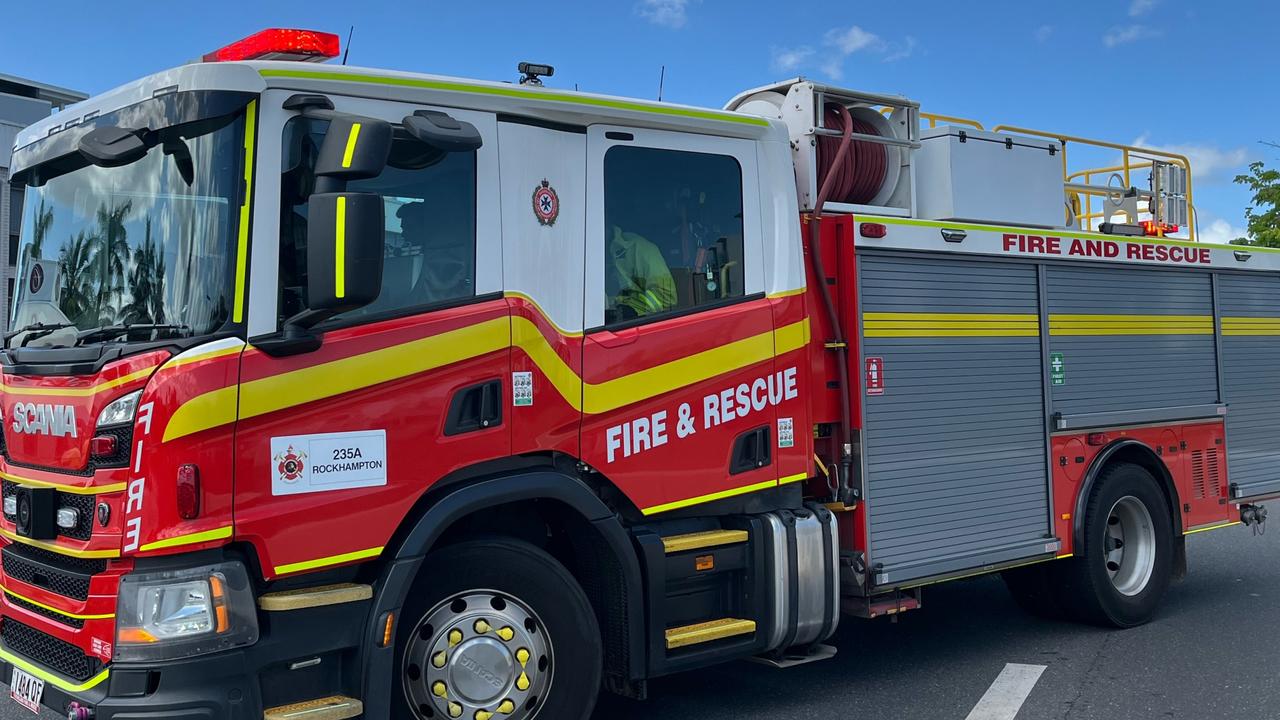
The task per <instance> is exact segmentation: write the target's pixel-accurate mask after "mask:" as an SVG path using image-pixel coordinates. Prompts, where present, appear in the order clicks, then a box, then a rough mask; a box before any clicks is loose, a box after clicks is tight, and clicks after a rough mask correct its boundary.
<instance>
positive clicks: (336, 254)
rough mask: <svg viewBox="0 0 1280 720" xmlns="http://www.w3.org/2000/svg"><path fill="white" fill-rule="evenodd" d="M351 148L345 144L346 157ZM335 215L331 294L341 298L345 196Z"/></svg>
mask: <svg viewBox="0 0 1280 720" xmlns="http://www.w3.org/2000/svg"><path fill="white" fill-rule="evenodd" d="M355 127H357V128H359V127H360V126H359V125H356V126H355ZM352 137H355V135H352ZM353 147H355V146H354V145H352V144H351V143H347V154H348V155H349V154H350V153H351V149H352V148H353ZM336 215H337V216H338V219H337V221H336V223H337V227H335V228H334V231H333V236H334V242H333V245H334V247H333V275H334V277H333V294H334V295H335V296H336V297H340V298H341V297H346V296H347V276H346V272H347V198H346V196H345V195H339V196H338V209H337V212H336Z"/></svg>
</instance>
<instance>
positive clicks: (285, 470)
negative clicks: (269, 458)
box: [274, 445, 307, 483]
mask: <svg viewBox="0 0 1280 720" xmlns="http://www.w3.org/2000/svg"><path fill="white" fill-rule="evenodd" d="M274 460H275V461H276V471H277V472H279V473H280V480H281V481H283V482H287V483H292V482H297V481H298V478H300V477H302V473H303V471H305V470H306V469H307V464H306V460H307V454H306V453H304V452H302V451H300V450H294V449H293V446H292V445H290V446H289V449H288V450H285V451H284V452H282V453H279V454H277V455H276V456H275V458H274Z"/></svg>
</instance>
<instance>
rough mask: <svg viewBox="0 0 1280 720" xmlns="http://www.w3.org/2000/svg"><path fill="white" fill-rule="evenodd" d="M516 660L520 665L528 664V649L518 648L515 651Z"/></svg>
mask: <svg viewBox="0 0 1280 720" xmlns="http://www.w3.org/2000/svg"><path fill="white" fill-rule="evenodd" d="M516 662H518V663H520V667H524V666H525V665H528V664H529V651H528V650H525V649H524V648H520V649H519V650H517V651H516Z"/></svg>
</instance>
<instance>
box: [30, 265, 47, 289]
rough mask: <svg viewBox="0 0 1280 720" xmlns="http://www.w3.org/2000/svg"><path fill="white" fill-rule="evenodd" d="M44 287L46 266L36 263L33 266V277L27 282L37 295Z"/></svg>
mask: <svg viewBox="0 0 1280 720" xmlns="http://www.w3.org/2000/svg"><path fill="white" fill-rule="evenodd" d="M42 287H44V266H43V265H41V264H40V263H35V264H34V265H32V266H31V279H30V281H29V282H28V283H27V288H28V289H29V290H30V291H31V294H32V295H35V294H36V293H38V292H40V288H42Z"/></svg>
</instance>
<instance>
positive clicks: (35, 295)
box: [9, 114, 244, 346]
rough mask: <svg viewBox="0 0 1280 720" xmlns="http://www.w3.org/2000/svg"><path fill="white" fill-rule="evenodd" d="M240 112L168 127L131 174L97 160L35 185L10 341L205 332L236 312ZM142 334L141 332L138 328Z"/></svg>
mask: <svg viewBox="0 0 1280 720" xmlns="http://www.w3.org/2000/svg"><path fill="white" fill-rule="evenodd" d="M242 133H243V114H239V115H235V116H229V117H225V118H221V119H218V120H214V121H203V122H200V123H193V124H189V125H186V126H182V127H180V128H172V129H170V130H169V131H165V132H162V133H161V135H162V137H163V141H162V142H158V143H157V144H156V145H155V146H154V147H152V148H151V149H150V151H148V152H147V154H146V156H145V157H143V158H141V159H139V160H137V161H136V162H133V163H130V164H128V165H125V166H123V167H115V168H103V167H97V166H93V165H88V166H85V167H81V168H79V169H76V170H73V171H71V172H68V173H66V174H62V175H57V176H55V177H53V178H51V179H49V180H47V181H46V182H44V183H43V184H42V185H39V186H33V187H28V188H27V199H26V203H25V205H24V208H23V218H22V230H21V241H20V250H19V255H18V258H19V263H18V275H17V279H16V282H15V291H16V297H15V301H14V309H13V315H12V317H11V318H10V323H9V327H10V329H11V330H14V331H17V330H21V329H22V328H27V327H30V326H32V325H35V324H37V323H39V324H40V325H38V326H37V327H40V326H43V329H41V330H36V331H34V332H29V333H26V335H27V337H25V338H24V337H17V338H15V339H14V340H13V343H12V344H13V345H18V344H23V343H26V344H28V345H31V346H69V345H73V344H75V343H76V334H77V332H78V331H84V330H90V329H93V328H101V327H103V326H119V325H158V326H161V327H153V328H150V329H147V330H146V331H145V332H136V333H129V334H126V333H123V332H121V333H117V334H114V335H113V334H111V333H100V334H98V335H85V336H82V337H81V341H82V342H92V341H112V340H127V339H135V340H138V339H142V340H146V339H152V338H157V337H173V336H175V335H182V336H188V335H203V334H208V333H211V332H214V331H216V330H218V329H220V328H221V327H222V326H223V325H224V324H225V323H226V322H227V320H228V317H229V316H230V314H231V306H232V292H233V288H234V282H233V278H232V272H233V262H234V257H233V251H234V248H235V242H234V240H233V238H234V233H235V230H236V221H237V218H238V215H239V212H238V211H239V206H240V192H241V182H242V177H243V173H242V170H241V168H242V165H241V163H242V161H243V157H244V149H243V143H242V137H243V136H242ZM139 330H142V328H139Z"/></svg>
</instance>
